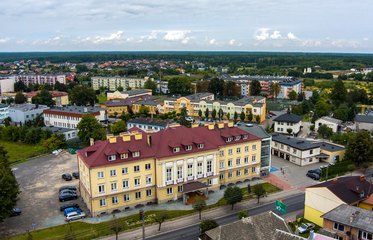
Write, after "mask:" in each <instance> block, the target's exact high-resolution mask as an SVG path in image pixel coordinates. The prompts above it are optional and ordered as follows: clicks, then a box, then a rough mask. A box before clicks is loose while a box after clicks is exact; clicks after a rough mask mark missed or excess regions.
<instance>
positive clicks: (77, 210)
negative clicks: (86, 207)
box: [63, 207, 82, 217]
mask: <svg viewBox="0 0 373 240" xmlns="http://www.w3.org/2000/svg"><path fill="white" fill-rule="evenodd" d="M71 212H77V213H81V212H82V210H80V209H79V208H74V207H70V208H66V209H65V210H63V215H64V216H65V217H66V216H67V214H69V213H71Z"/></svg>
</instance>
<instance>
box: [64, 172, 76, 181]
mask: <svg viewBox="0 0 373 240" xmlns="http://www.w3.org/2000/svg"><path fill="white" fill-rule="evenodd" d="M62 179H64V180H65V181H71V180H72V179H73V177H72V176H71V174H70V173H64V174H62Z"/></svg>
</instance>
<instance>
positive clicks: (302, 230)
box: [298, 223, 315, 233]
mask: <svg viewBox="0 0 373 240" xmlns="http://www.w3.org/2000/svg"><path fill="white" fill-rule="evenodd" d="M314 228H315V224H313V223H304V224H302V225H301V226H300V227H298V232H299V233H306V232H309V231H311V230H312V229H314Z"/></svg>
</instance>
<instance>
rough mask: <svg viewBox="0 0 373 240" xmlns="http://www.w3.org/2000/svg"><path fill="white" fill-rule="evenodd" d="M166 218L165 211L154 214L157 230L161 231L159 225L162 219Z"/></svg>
mask: <svg viewBox="0 0 373 240" xmlns="http://www.w3.org/2000/svg"><path fill="white" fill-rule="evenodd" d="M167 218H168V215H167V213H166V212H158V213H156V214H155V216H154V221H155V222H157V223H158V231H161V226H162V223H163V222H164V221H166V219H167Z"/></svg>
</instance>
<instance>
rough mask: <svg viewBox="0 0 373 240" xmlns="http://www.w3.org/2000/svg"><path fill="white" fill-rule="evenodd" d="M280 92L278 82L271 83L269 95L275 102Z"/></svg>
mask: <svg viewBox="0 0 373 240" xmlns="http://www.w3.org/2000/svg"><path fill="white" fill-rule="evenodd" d="M280 91H281V85H280V83H279V82H272V83H271V85H270V93H271V95H273V97H274V98H275V99H276V100H277V97H278V95H279V94H280Z"/></svg>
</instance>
